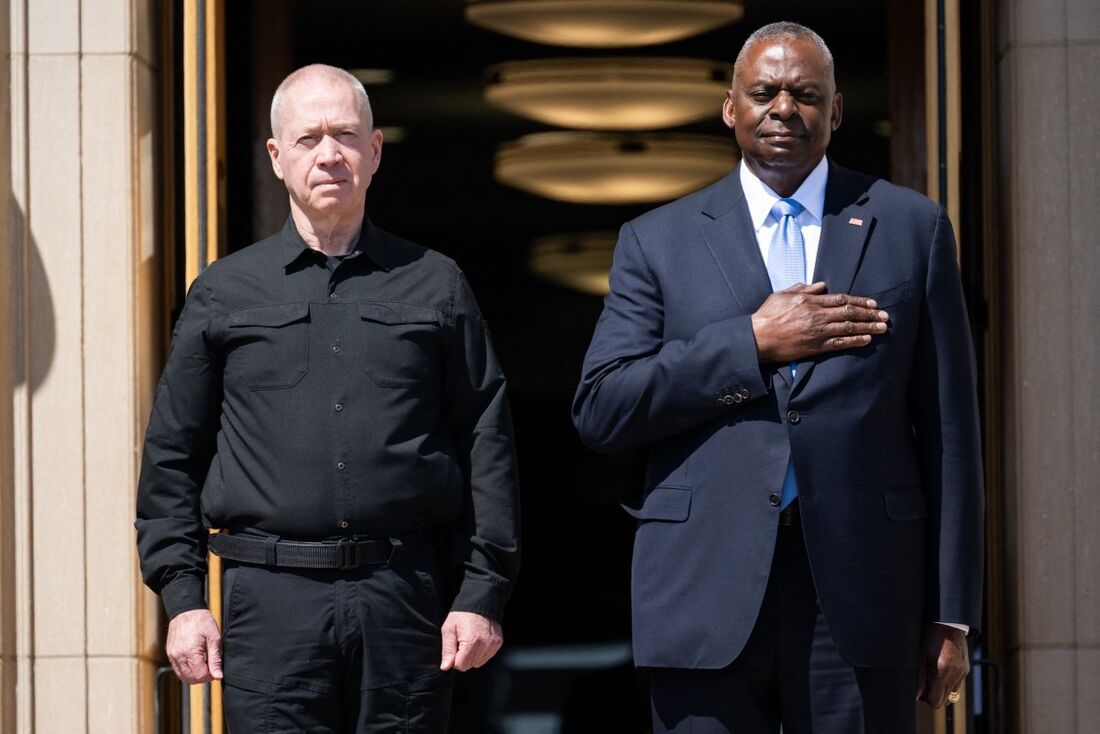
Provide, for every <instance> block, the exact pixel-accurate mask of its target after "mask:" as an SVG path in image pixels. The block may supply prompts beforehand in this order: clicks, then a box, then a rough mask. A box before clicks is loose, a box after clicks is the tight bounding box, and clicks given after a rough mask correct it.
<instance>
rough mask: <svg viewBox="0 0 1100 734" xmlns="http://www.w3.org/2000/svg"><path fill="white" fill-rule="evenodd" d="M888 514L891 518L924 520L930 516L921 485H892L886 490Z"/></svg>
mask: <svg viewBox="0 0 1100 734" xmlns="http://www.w3.org/2000/svg"><path fill="white" fill-rule="evenodd" d="M885 499H886V516H887V517H889V518H890V519H891V520H923V519H924V518H926V517H928V509H927V507H925V504H924V492H923V491H922V490H921V488H920V487H891V488H890V489H888V490H886V494H885Z"/></svg>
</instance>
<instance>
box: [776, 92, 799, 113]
mask: <svg viewBox="0 0 1100 734" xmlns="http://www.w3.org/2000/svg"><path fill="white" fill-rule="evenodd" d="M797 114H798V106H797V105H796V104H795V103H794V97H793V96H792V95H791V93H790V92H788V91H787V90H786V89H781V90H779V94H777V95H776V96H775V101H774V102H773V103H772V108H771V115H772V117H778V118H779V119H780V120H789V119H790V118H791V117H794V116H795V115H797Z"/></svg>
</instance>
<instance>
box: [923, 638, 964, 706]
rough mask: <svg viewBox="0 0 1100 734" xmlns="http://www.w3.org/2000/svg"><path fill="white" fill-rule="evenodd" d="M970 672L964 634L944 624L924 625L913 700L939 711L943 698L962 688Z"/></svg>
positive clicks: (944, 699)
mask: <svg viewBox="0 0 1100 734" xmlns="http://www.w3.org/2000/svg"><path fill="white" fill-rule="evenodd" d="M969 672H970V653H969V651H968V650H967V647H966V634H965V633H964V632H963V631H962V630H960V629H956V628H954V627H950V626H948V625H946V624H936V623H931V624H928V625H927V626H926V627H925V628H924V640H923V641H922V642H921V654H920V669H919V670H918V671H917V700H920V701H924V702H926V703H927V704H928V705H929V706H932V707H933V708H940V707H941V706H943V704H944V701H946V699H947V694H948V693H950V692H951V691H957V690H959V688H961V687H962V684H963V681H965V680H966V676H967V674H968V673H969Z"/></svg>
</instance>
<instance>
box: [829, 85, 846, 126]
mask: <svg viewBox="0 0 1100 734" xmlns="http://www.w3.org/2000/svg"><path fill="white" fill-rule="evenodd" d="M843 117H844V95H843V94H841V93H840V92H837V93H836V95H835V96H834V97H833V117H832V120H831V122H832V124H833V132H836V129H837V128H838V127H840V120H841V119H842V118H843Z"/></svg>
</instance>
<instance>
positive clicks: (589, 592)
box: [226, 0, 919, 643]
mask: <svg viewBox="0 0 1100 734" xmlns="http://www.w3.org/2000/svg"><path fill="white" fill-rule="evenodd" d="M226 8H227V38H228V39H229V44H228V47H227V56H228V61H227V75H228V104H227V107H228V118H229V150H230V153H229V161H228V180H229V203H230V204H229V218H230V222H229V228H230V240H231V242H232V245H231V248H233V249H235V248H237V247H240V246H243V245H244V244H247V243H248V242H251V241H253V240H256V239H259V238H261V237H263V236H265V235H266V234H268V232H266V231H254V230H256V229H258V227H257V226H256V225H255V224H254V223H253V218H252V213H253V211H254V210H256V209H257V208H259V207H263V206H267V205H270V204H271V202H266V203H262V202H258V201H256V196H258V194H256V192H258V191H260V190H261V188H260V183H261V182H259V181H257V180H256V179H257V177H258V176H268V175H270V174H269V173H265V172H262V171H256V172H253V163H252V161H253V160H254V157H255V156H256V155H257V154H259V155H262V142H263V141H262V140H261V139H257V138H255V136H254V135H253V134H252V133H251V132H250V120H253V119H255V113H256V110H257V105H259V108H258V109H259V110H260V111H261V114H262V110H263V109H264V108H265V107H266V104H267V103H268V102H267V101H268V100H270V95H271V93H272V91H274V90H273V88H271V89H256V88H249V79H250V78H252V75H253V74H254V72H255V70H256V67H257V66H258V65H265V64H267V65H274V66H282V67H287V65H288V64H289V67H288V68H286V69H285V71H289V69H290V68H293V67H297V66H300V65H303V64H307V63H312V62H324V63H329V64H334V65H337V66H342V67H345V68H362V67H367V68H382V69H390V70H392V71H393V80H392V82H390V83H388V84H384V85H378V86H374V87H371V88H370V89H368V91H369V92H370V94H371V98H372V102H373V106H374V110H375V119H376V122H377V124H378V125H379V126H381V127H383V128H385V127H392V126H399V127H401V128H403V129H404V130H405V132H406V135H405V138H404V139H403V140H402V141H401V142H396V143H392V144H390V145H387V146H386V147H385V152H384V155H383V163H382V168H381V170H380V172H379V174H378V176H377V177H376V178H375V180H374V182H373V184H372V188H371V191H370V194H369V196H368V200H367V207H368V211H369V214H370V216H371V218H372V220H373V221H374V222H375V223H376V224H378V225H379V226H381V227H383V228H385V229H388V230H390V231H392V232H394V233H397V234H399V235H401V236H403V237H406V238H409V239H412V240H415V241H418V242H420V243H421V244H424V245H427V246H429V247H432V248H433V249H437V250H440V251H442V252H444V253H446V254H448V255H450V256H451V257H453V258H454V259H455V260H457V261H458V263H459V264H460V265H461V266H462V268H463V269H464V270H465V271H466V273H467V275H468V277H469V279H470V282H471V283H472V284H473V287H474V289H475V292H476V293H477V294H478V297H479V300H480V302H481V305H482V309H483V311H484V312H485V314H486V316H487V318H488V320H489V322H490V324H491V325H492V327H493V333H494V341H495V343H496V346H497V350H498V352H499V354H500V357H501V361H502V363H503V366H504V369H505V372H506V374H507V376H508V379H509V385H510V396H511V401H512V405H513V411H514V413H515V420H516V428H517V443H518V448H519V454H520V470H521V479H522V480H523V486H524V523H525V527H524V531H525V535H526V550H525V569H524V573H523V576H522V578H521V582H520V586H519V588H518V589H517V593H516V595H515V597H514V601H513V604H512V607H511V609H510V612H509V634H510V640H511V641H513V642H527V643H547V642H567V641H581V640H593V639H625V638H626V637H627V636H628V634H629V607H628V593H627V590H628V581H629V555H630V537H631V531H632V528H633V524H632V522H631V521H630V520H629V518H628V517H627V516H626V515H625V513H623V512H621V510H619V508H618V507H617V502H618V501H619V500H620V499H622V498H623V497H625V496H626V495H628V494H632V493H636V492H637V491H639V489H640V486H641V481H642V480H641V475H640V472H641V466H642V463H641V461H642V457H640V456H639V455H633V456H619V457H611V458H607V457H596V456H593V455H591V454H590V453H588V452H587V451H585V450H584V449H583V447H581V445H580V443H579V441H578V440H577V438H576V436H575V433H574V432H573V430H572V426H571V424H570V417H569V412H570V399H571V396H572V392H573V389H574V387H575V385H576V381H577V377H578V375H579V370H580V363H581V359H582V357H583V354H584V350H585V349H586V347H587V343H588V339H589V337H590V336H591V333H592V328H593V325H594V323H595V320H596V318H597V316H598V315H599V311H600V307H601V301H600V299H599V298H596V297H593V296H586V295H582V294H579V293H574V292H571V291H568V290H565V289H563V288H560V287H557V286H553V285H550V284H547V283H544V282H541V281H540V280H538V279H537V278H535V277H534V276H532V275H530V274H529V273H528V272H527V270H526V265H525V261H526V257H527V251H528V247H529V243H530V242H531V241H532V240H533V239H534V238H536V237H539V236H542V235H547V234H555V233H561V232H573V231H581V230H590V229H601V230H602V229H610V230H617V229H618V227H619V226H620V225H621V224H622V223H623V222H624V221H626V220H627V219H630V218H632V217H634V216H636V215H638V214H640V213H641V212H642V211H644V210H645V209H647V208H649V207H648V206H645V207H643V206H637V207H633V206H625V207H624V206H591V205H577V204H562V203H557V202H552V201H548V200H545V199H540V198H537V197H534V196H531V195H528V194H525V193H522V192H519V191H515V190H512V189H508V188H506V187H504V186H501V185H499V184H497V183H496V182H495V181H494V179H493V175H492V166H493V153H494V150H495V147H496V146H497V145H498V144H499V143H502V142H504V141H508V140H512V139H514V138H516V137H519V136H520V135H523V134H526V133H530V132H537V131H540V130H548V129H551V128H548V127H546V126H543V125H541V124H539V123H535V122H530V121H527V120H524V119H521V118H517V117H513V116H511V115H509V114H507V113H504V112H500V111H497V110H496V109H494V108H493V107H491V106H489V105H488V104H487V103H486V102H485V101H484V100H483V99H482V94H481V85H482V79H483V75H484V70H485V68H486V67H488V66H489V65H491V64H494V63H499V62H503V61H510V60H520V59H532V58H541V57H558V56H587V55H662V56H664V55H667V56H684V57H698V58H708V59H719V60H727V61H730V62H731V63H732V59H733V58H734V56H735V55H736V53H737V50H738V49H739V48H740V45H741V43H742V42H743V40H744V39H745V37H746V36H747V35H748V34H749V33H750V32H751V31H752V30H753V29H755V28H757V27H759V26H761V25H763V24H765V23H768V22H772V21H776V20H795V21H798V22H801V23H804V24H806V25H808V26H810V27H811V28H814V29H815V30H817V31H818V32H819V33H820V34H821V35H822V36H823V37H824V38H825V40H826V41H827V42H828V43H829V45H830V47H831V49H832V50H833V53H834V56H835V59H836V69H837V78H838V86H839V88H840V90H841V91H842V92H844V93H845V119H844V123H843V125H842V127H841V129H840V131H839V132H838V133H837V135H836V136H835V137H834V142H833V145H832V147H831V154H832V155H833V157H834V158H835V159H837V161H838V162H840V163H841V164H842V165H845V166H848V167H852V168H858V169H861V170H864V171H868V172H872V173H877V174H879V175H883V176H886V175H888V174H889V170H888V166H889V142H888V140H887V139H886V138H885V137H883V136H882V135H881V128H882V126H881V125H876V123H878V122H880V121H884V120H886V119H887V116H888V109H887V96H888V95H887V78H886V43H887V31H886V26H887V19H886V15H887V14H886V2H885V0H883V1H882V2H863V1H860V0H831V1H829V2H821V1H820V0H791V1H790V2H786V3H782V4H780V3H774V2H770V1H765V0H746V11H745V16H744V18H743V19H742V20H741V21H739V22H738V23H735V24H733V25H730V26H727V27H724V28H721V29H718V30H715V31H713V32H710V33H707V34H704V35H701V36H697V37H694V38H690V39H686V40H684V41H680V42H677V43H672V44H668V45H665V46H659V47H646V48H640V49H624V50H607V51H604V50H596V51H592V50H586V49H572V48H560V47H549V46H541V45H537V44H533V43H528V42H524V41H518V40H514V39H511V38H507V37H504V36H500V35H496V34H494V33H491V32H488V31H485V30H481V29H479V28H476V27H473V26H471V25H469V24H467V23H466V22H465V20H464V17H463V3H462V2H460V1H459V0H415V1H410V0H369V2H368V1H366V0H364V1H363V2H336V1H334V0H276V1H272V0H263V1H261V0H253V1H252V2H251V3H245V2H233V3H227V4H226ZM272 15H276V16H277V17H276V18H274V20H276V21H278V22H279V23H281V24H282V28H283V33H284V34H286V35H285V36H284V38H288V39H289V44H290V47H291V48H290V53H286V51H287V50H288V49H285V48H281V47H280V48H277V49H276V48H272V40H271V39H270V38H267V37H266V36H265V35H264V34H263V33H261V32H258V30H257V29H259V28H264V27H267V24H269V23H270V22H271V21H272V20H273V19H272V17H271V16H272ZM265 17H266V19H265V22H264V23H260V22H258V19H260V18H265ZM915 32H919V30H918V31H915ZM285 71H284V70H283V69H279V74H278V75H277V76H276V78H278V77H279V76H281V75H282V73H285ZM253 86H255V85H253ZM720 104H721V100H720V99H719V100H716V101H715V114H714V117H713V119H711V120H709V121H706V122H703V123H699V124H696V125H693V126H690V127H689V128H685V129H687V130H690V131H692V132H709V133H714V134H719V135H728V134H729V132H728V131H727V130H726V128H725V127H724V126H723V125H722V123H721V121H720V119H719V106H720ZM876 130H878V132H876ZM276 198H277V197H276ZM282 206H283V207H284V211H285V203H283V204H282ZM593 559H595V560H593Z"/></svg>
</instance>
